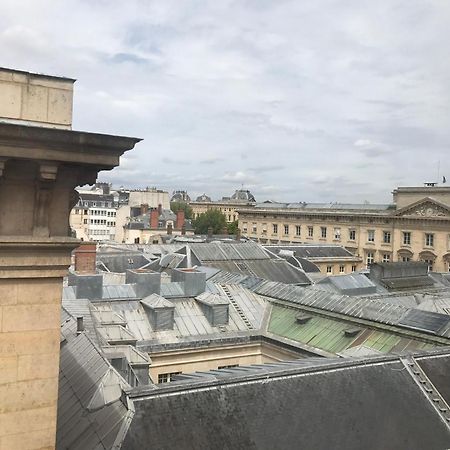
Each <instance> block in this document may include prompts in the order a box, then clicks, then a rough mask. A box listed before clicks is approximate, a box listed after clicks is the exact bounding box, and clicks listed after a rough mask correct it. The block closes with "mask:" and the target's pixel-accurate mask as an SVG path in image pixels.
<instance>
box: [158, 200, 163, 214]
mask: <svg viewBox="0 0 450 450" xmlns="http://www.w3.org/2000/svg"><path fill="white" fill-rule="evenodd" d="M158 214H159V215H161V214H162V205H161V203H160V204H159V205H158Z"/></svg>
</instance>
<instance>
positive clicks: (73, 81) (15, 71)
mask: <svg viewBox="0 0 450 450" xmlns="http://www.w3.org/2000/svg"><path fill="white" fill-rule="evenodd" d="M0 71H6V72H12V73H18V74H21V75H27V76H32V77H37V78H49V79H52V80H60V81H70V82H72V83H75V82H76V81H77V80H76V78H69V77H63V76H57V75H46V74H44V73H37V72H29V71H27V70H19V69H10V68H9V67H0Z"/></svg>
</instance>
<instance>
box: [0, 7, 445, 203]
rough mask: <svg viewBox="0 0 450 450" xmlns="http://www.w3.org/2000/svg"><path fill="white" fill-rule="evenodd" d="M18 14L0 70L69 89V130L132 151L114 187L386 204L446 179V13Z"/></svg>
mask: <svg viewBox="0 0 450 450" xmlns="http://www.w3.org/2000/svg"><path fill="white" fill-rule="evenodd" d="M24 5H25V6H23V7H21V8H20V14H19V11H18V6H17V2H16V1H13V0H3V1H2V2H1V4H0V48H1V49H2V65H4V66H10V67H15V68H19V69H24V70H31V71H36V72H40V73H50V74H56V75H67V76H71V77H75V78H77V79H78V81H77V83H76V85H75V100H74V128H77V129H85V130H88V131H98V132H105V133H112V134H123V135H135V136H138V137H142V138H144V141H143V142H142V143H140V144H138V146H137V147H136V149H135V150H133V151H132V152H130V157H129V158H128V157H127V158H123V159H122V162H123V167H120V168H118V169H116V170H113V171H111V172H104V173H102V174H101V177H102V178H105V179H107V180H111V181H113V182H114V183H116V182H117V183H119V184H123V185H126V184H129V185H134V186H135V187H138V186H139V185H141V186H147V185H156V186H159V187H161V188H163V189H167V190H169V191H172V190H174V189H175V188H178V189H188V191H191V192H190V193H191V194H192V195H195V194H197V193H198V194H202V193H203V192H206V193H207V194H208V195H211V196H212V197H213V198H221V197H222V196H224V195H231V194H232V192H233V191H234V189H236V188H239V187H240V186H241V183H244V185H245V186H248V187H250V186H251V189H252V191H253V192H254V194H255V195H256V196H257V198H258V200H264V199H265V197H268V198H271V197H277V199H278V200H286V201H298V200H299V199H303V200H305V201H332V200H334V201H336V200H339V201H344V200H345V199H346V200H347V201H350V200H352V201H362V200H364V199H368V200H370V201H376V200H377V199H378V200H379V201H386V200H389V192H390V191H391V190H392V188H394V187H395V183H397V182H398V183H400V182H401V183H403V184H420V183H421V182H423V181H424V179H425V178H427V179H428V178H430V179H431V178H432V177H434V176H435V172H436V170H435V167H436V162H437V161H438V160H441V172H442V173H450V160H449V158H446V154H447V152H448V143H449V142H450V130H449V128H448V124H449V123H450V108H449V104H450V91H449V90H448V79H449V78H450V60H449V58H448V55H447V53H448V45H447V44H446V43H447V42H450V29H449V27H448V14H449V6H448V5H447V3H445V2H424V1H423V0H392V1H387V0H386V1H381V2H373V1H371V0H349V1H347V2H337V1H336V0H318V1H317V2H295V1H289V0H264V1H260V0H245V1H234V0H223V1H221V2H217V1H215V0H205V1H204V2H197V1H195V0H186V1H184V2H179V0H165V1H159V0H157V1H152V2H143V1H141V0H130V1H128V2H126V3H125V4H124V3H115V2H106V1H104V0H101V1H95V2H87V1H85V0H83V1H80V0H68V2H67V3H66V2H55V1H53V0H43V1H42V2H34V1H31V0H26V1H25V3H24ZM68 10H70V17H71V20H70V21H67V20H66V18H67V11H68ZM61 36H64V39H63V38H61ZM359 139H365V140H367V141H370V142H371V143H373V145H367V146H359V147H358V146H354V145H353V144H354V142H356V141H357V140H359ZM131 154H132V156H131ZM399 168H401V169H402V172H403V173H402V174H400V173H399V172H400V169H399ZM260 178H261V179H260Z"/></svg>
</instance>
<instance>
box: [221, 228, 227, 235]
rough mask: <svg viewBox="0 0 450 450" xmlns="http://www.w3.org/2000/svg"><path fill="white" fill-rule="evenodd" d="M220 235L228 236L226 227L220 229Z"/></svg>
mask: <svg viewBox="0 0 450 450" xmlns="http://www.w3.org/2000/svg"><path fill="white" fill-rule="evenodd" d="M222 234H225V235H226V234H228V228H227V227H223V228H222Z"/></svg>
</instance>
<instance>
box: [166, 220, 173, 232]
mask: <svg viewBox="0 0 450 450" xmlns="http://www.w3.org/2000/svg"><path fill="white" fill-rule="evenodd" d="M172 229H173V226H172V224H171V223H169V225H167V234H169V235H171V234H172Z"/></svg>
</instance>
